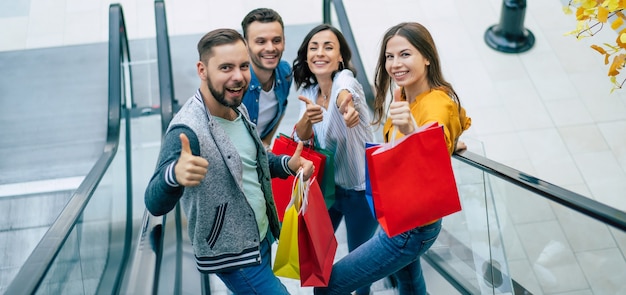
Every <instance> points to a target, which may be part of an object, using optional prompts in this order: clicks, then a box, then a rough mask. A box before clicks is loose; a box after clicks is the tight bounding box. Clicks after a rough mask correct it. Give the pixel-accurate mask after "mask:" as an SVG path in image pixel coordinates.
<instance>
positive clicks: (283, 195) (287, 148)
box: [272, 134, 326, 221]
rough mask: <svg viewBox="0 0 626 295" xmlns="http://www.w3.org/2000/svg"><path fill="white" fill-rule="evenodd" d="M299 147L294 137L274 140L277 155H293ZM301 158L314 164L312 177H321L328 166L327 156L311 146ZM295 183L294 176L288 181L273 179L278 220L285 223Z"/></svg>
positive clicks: (304, 149)
mask: <svg viewBox="0 0 626 295" xmlns="http://www.w3.org/2000/svg"><path fill="white" fill-rule="evenodd" d="M297 147H298V142H296V141H295V140H293V138H292V137H289V136H286V135H284V134H280V135H279V136H278V137H276V139H275V140H274V145H273V146H272V153H274V154H276V155H283V154H284V155H293V153H294V152H295V151H296V148H297ZM300 156H301V157H303V158H305V159H307V160H309V161H311V162H313V165H314V166H315V171H313V175H311V177H320V176H321V175H322V173H324V170H325V165H326V156H325V155H323V154H321V153H319V152H317V151H315V150H314V149H313V148H311V147H309V146H306V145H305V146H304V148H303V149H302V154H300ZM294 182H295V178H294V177H293V176H289V177H287V178H286V179H280V178H272V193H273V194H274V202H275V203H276V209H277V211H278V220H280V221H283V218H284V214H285V212H286V210H285V209H286V208H287V204H289V200H290V199H291V194H292V190H291V188H292V185H293V183H294Z"/></svg>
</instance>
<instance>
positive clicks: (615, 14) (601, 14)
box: [563, 0, 626, 92]
mask: <svg viewBox="0 0 626 295" xmlns="http://www.w3.org/2000/svg"><path fill="white" fill-rule="evenodd" d="M624 9H626V0H570V1H569V3H568V4H567V6H565V7H563V11H564V12H565V14H573V11H576V13H575V16H576V29H575V30H573V31H570V32H567V33H566V35H574V36H575V37H576V38H577V39H579V40H580V39H582V38H585V37H593V36H594V35H595V34H597V33H598V32H599V31H600V30H602V28H603V27H604V24H609V25H610V27H611V29H612V30H618V29H620V28H621V27H622V25H624V21H625V20H626V16H625V15H624V13H623V12H622V11H623V10H624ZM591 48H592V49H594V50H595V51H597V52H598V53H600V54H602V55H603V56H604V64H605V65H608V64H609V62H610V65H609V71H608V76H609V79H610V81H611V83H612V84H613V88H612V89H611V92H613V91H614V90H615V89H621V88H622V87H623V86H624V83H626V78H624V79H621V78H620V80H621V82H620V81H619V80H618V76H619V75H620V73H621V72H620V71H621V70H622V69H623V68H624V67H625V66H626V29H622V30H620V31H619V33H618V34H617V38H616V39H615V44H608V43H604V44H602V45H597V44H593V45H591ZM611 58H612V59H611Z"/></svg>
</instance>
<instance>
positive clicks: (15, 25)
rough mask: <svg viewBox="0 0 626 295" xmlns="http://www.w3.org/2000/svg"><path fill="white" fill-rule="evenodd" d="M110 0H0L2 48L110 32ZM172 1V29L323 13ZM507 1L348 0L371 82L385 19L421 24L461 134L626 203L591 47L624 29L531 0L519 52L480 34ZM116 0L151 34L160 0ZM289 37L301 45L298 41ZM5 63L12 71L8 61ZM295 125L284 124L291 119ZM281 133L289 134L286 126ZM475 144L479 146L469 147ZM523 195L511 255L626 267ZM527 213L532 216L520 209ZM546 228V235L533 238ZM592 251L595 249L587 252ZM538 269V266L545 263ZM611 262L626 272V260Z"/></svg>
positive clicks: (305, 6) (549, 176) (621, 101)
mask: <svg viewBox="0 0 626 295" xmlns="http://www.w3.org/2000/svg"><path fill="white" fill-rule="evenodd" d="M111 2H112V1H109V0H100V1H81V0H17V1H1V2H0V28H2V29H0V40H2V41H0V51H14V50H25V49H33V48H46V47H56V46H68V45H76V44H85V43H97V42H105V41H106V40H107V38H108V31H107V30H108V24H107V22H108V18H107V11H108V6H109V4H110V3H111ZM165 2H166V8H167V15H168V24H169V32H170V34H171V35H172V36H183V35H194V34H201V33H204V32H206V31H208V30H210V29H213V28H216V27H218V26H219V27H232V28H237V29H238V28H239V22H240V20H241V18H242V17H243V15H244V14H245V13H246V12H247V11H249V10H250V9H252V8H255V7H259V6H267V7H272V8H274V9H276V10H277V11H278V12H280V13H281V15H282V16H283V19H284V21H285V24H286V25H287V26H294V25H300V24H311V23H316V22H320V21H321V15H322V13H321V2H322V1H310V0H290V1H278V0H259V1H243V0H231V1H199V0H184V1H165ZM502 2H503V1H501V0H475V1H464V0H438V1H425V0H422V1H419V0H392V1H374V0H346V1H344V4H345V7H346V9H347V11H348V16H349V20H350V22H351V26H352V29H353V30H354V34H355V38H356V41H357V44H358V46H359V48H358V49H359V52H360V54H361V56H362V57H363V62H364V65H365V69H366V71H367V72H366V74H367V76H368V78H369V80H370V81H371V80H372V78H373V71H374V67H375V62H376V57H377V53H378V50H379V46H380V44H379V42H380V38H381V36H382V34H383V32H384V31H385V29H387V28H388V27H390V26H392V25H394V24H396V23H398V22H401V21H418V22H421V23H423V24H424V25H426V26H427V27H428V28H429V29H430V31H431V32H432V34H433V36H434V38H435V41H436V42H437V45H438V48H439V50H440V56H441V59H442V64H443V68H444V73H445V75H446V77H447V79H448V80H449V81H450V82H452V84H453V85H454V86H455V89H456V91H457V93H458V94H459V95H460V97H461V101H462V103H463V104H464V106H465V107H466V109H467V111H468V114H469V115H470V116H471V117H472V120H473V126H472V128H471V129H470V130H469V131H468V132H467V133H466V134H465V135H464V136H465V138H466V139H467V140H468V142H474V141H478V142H482V143H483V146H484V150H485V153H486V156H487V157H488V158H490V159H492V160H495V161H498V162H501V163H503V164H506V165H509V166H511V167H513V168H516V169H519V170H522V171H524V172H526V173H528V174H531V175H534V176H536V177H538V178H541V179H544V180H546V181H549V182H551V183H554V184H556V185H559V186H562V187H565V188H567V189H570V190H572V191H575V192H577V193H580V194H582V195H585V196H588V197H590V198H593V199H595V200H598V201H600V202H602V203H605V204H608V205H610V206H613V207H615V208H618V209H620V210H626V201H625V199H626V198H625V197H626V193H625V191H626V90H617V91H616V92H614V93H613V94H609V91H610V89H611V85H610V83H609V81H608V77H607V76H606V72H607V68H606V66H604V65H603V62H602V61H603V60H602V57H601V56H600V55H598V54H597V53H596V52H595V51H593V50H591V49H590V48H589V45H590V44H592V43H601V42H604V41H600V40H606V41H608V42H610V41H612V40H613V39H614V38H615V34H614V33H613V32H611V31H609V30H606V29H605V30H604V31H602V32H601V33H600V34H599V35H598V36H596V37H594V39H587V40H582V41H576V40H575V39H574V38H573V37H571V36H570V37H566V36H563V34H564V32H567V31H570V30H572V29H573V28H574V26H575V23H574V20H573V16H571V15H564V14H563V12H562V9H561V6H562V1H556V0H531V1H527V5H528V7H527V10H526V17H525V27H526V28H528V29H529V30H531V31H532V32H533V33H534V35H535V37H536V44H535V46H534V47H533V48H532V49H531V50H530V51H528V52H526V53H522V54H515V55H510V54H504V53H499V52H496V51H494V50H492V49H490V48H488V47H487V46H486V45H485V43H484V41H483V34H484V32H485V30H486V29H487V28H488V27H489V26H491V25H493V24H495V23H497V22H498V21H499V17H500V11H501V5H502ZM119 3H121V4H122V6H123V8H124V13H125V17H126V25H127V30H128V35H129V38H130V39H131V40H137V39H143V38H150V37H153V36H154V34H155V31H154V30H155V29H154V8H153V2H152V1H150V0H135V1H131V0H124V1H119ZM287 42H288V43H289V44H299V42H300V40H291V39H288V40H287ZM175 66H184V65H180V64H177V65H175ZM192 66H193V65H191V64H190V65H189V67H192ZM0 69H2V70H3V71H4V73H10V72H11V69H7V68H6V67H2V65H0ZM177 91H181V89H177ZM2 99H3V100H4V99H7V98H6V97H3V98H2ZM291 105H296V104H291ZM286 121H288V120H286ZM288 125H289V122H285V124H284V126H288ZM284 131H286V132H290V130H289V128H287V127H285V129H284ZM470 150H480V149H479V147H478V146H477V145H474V146H472V145H470ZM514 205H515V208H516V210H515V211H512V212H514V213H511V214H510V215H508V216H505V217H506V218H505V219H508V220H511V222H512V223H516V224H519V223H525V224H526V225H523V226H518V227H516V228H515V234H514V235H515V236H516V238H517V239H519V240H518V241H522V242H521V243H520V244H521V246H518V247H522V249H520V251H519V253H521V254H519V253H518V252H512V253H509V255H510V256H513V257H516V255H519V256H525V255H528V256H530V257H535V258H537V260H539V258H540V257H541V253H544V252H545V251H546V249H548V250H549V249H554V248H555V247H556V248H558V247H557V246H558V245H559V243H560V244H569V245H570V247H573V248H575V250H576V251H575V252H572V253H571V257H567V259H568V261H572V262H576V263H578V264H579V265H580V266H581V267H580V269H582V270H581V271H580V272H574V273H569V272H567V274H568V275H569V277H570V278H574V279H575V278H583V277H584V275H587V276H593V274H585V273H584V272H585V270H586V269H589V268H588V267H587V266H591V265H592V264H594V263H595V262H596V261H597V259H598V258H597V257H603V258H602V259H612V260H617V261H620V263H618V264H617V265H624V263H623V261H624V255H625V254H624V253H625V251H624V250H623V249H622V250H621V252H620V251H615V250H612V249H608V250H603V246H602V245H600V246H598V245H595V246H589V245H588V244H587V243H585V242H586V240H587V239H586V238H585V236H581V237H578V238H572V237H571V235H570V236H567V237H566V236H561V233H562V232H563V231H564V230H563V228H566V226H564V224H563V223H551V222H552V221H548V222H546V223H541V231H539V230H538V228H539V226H538V225H537V224H534V223H532V222H534V221H533V220H529V219H532V216H534V215H533V212H535V211H536V210H537V209H538V208H540V209H541V208H544V209H546V212H547V211H549V212H551V213H550V214H553V213H552V212H553V211H554V212H557V213H558V209H555V208H552V209H550V208H548V207H550V206H548V207H543V206H539V207H537V206H536V204H534V203H533V202H527V201H525V200H519V201H516V202H515V203H514ZM515 212H517V214H516V213H515ZM526 212H527V213H528V214H530V215H528V214H523V213H526ZM509 213H510V212H509ZM557 215H558V214H557ZM565 231H566V232H567V229H565ZM595 232H597V231H595ZM622 234H623V233H617V235H611V234H610V232H608V231H607V233H606V235H607V240H616V241H617V242H618V243H619V242H620V241H621V243H622V245H623V244H624V243H625V241H626V238H624V237H623V235H622ZM537 235H539V236H540V237H543V238H540V239H537V240H533V241H534V242H532V241H530V240H531V239H530V237H536V236H537ZM600 243H601V242H600ZM555 245H556V246H555ZM514 249H515V248H514ZM588 249H593V251H585V250H588ZM568 253H569V252H568ZM574 255H575V257H576V258H573V257H574ZM561 258H562V257H561ZM513 266H514V267H515V264H514V263H513ZM523 267H526V266H523ZM536 268H537V267H536V266H535V269H534V270H535V272H540V270H539V271H538V270H537V269H536ZM576 269H579V268H576ZM562 271H567V269H563V270H562ZM611 271H612V272H614V273H615V272H618V273H619V272H622V273H624V272H625V270H624V268H623V267H621V268H617V269H615V270H611ZM542 278H543V280H547V281H541V280H540V281H539V282H536V283H537V284H538V285H541V286H542V288H543V289H542V290H543V291H544V292H545V293H556V292H565V290H551V289H550V288H549V286H550V282H549V277H542ZM582 280H583V279H575V280H573V281H577V282H580V281H582ZM607 284H608V283H607ZM608 285H611V284H608ZM594 287H595V288H594V290H595V292H596V294H616V292H619V291H616V290H619V287H615V288H612V289H611V288H610V286H605V285H603V286H600V287H598V286H594ZM603 288H607V289H603ZM582 289H584V288H573V289H571V290H567V291H571V292H574V291H575V290H579V291H580V290H582ZM598 290H602V291H598ZM581 292H585V291H581ZM589 292H590V293H591V291H589ZM568 294H573V293H568ZM577 294H578V293H577ZM580 294H588V293H580Z"/></svg>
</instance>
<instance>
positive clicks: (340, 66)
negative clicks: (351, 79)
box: [339, 60, 346, 71]
mask: <svg viewBox="0 0 626 295" xmlns="http://www.w3.org/2000/svg"><path fill="white" fill-rule="evenodd" d="M345 68H346V67H345V66H344V65H343V60H342V61H340V62H339V70H340V71H341V70H343V69H345Z"/></svg>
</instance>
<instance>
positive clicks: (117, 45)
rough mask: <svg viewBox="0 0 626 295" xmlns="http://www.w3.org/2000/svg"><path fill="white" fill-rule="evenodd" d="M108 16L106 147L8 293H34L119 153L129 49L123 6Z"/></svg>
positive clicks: (25, 263)
mask: <svg viewBox="0 0 626 295" xmlns="http://www.w3.org/2000/svg"><path fill="white" fill-rule="evenodd" d="M109 17H110V20H111V21H112V24H111V25H110V27H109V28H110V30H109V98H108V112H107V137H106V142H105V145H104V151H103V153H102V155H101V156H100V157H99V158H98V160H97V161H96V164H95V165H94V166H93V167H92V168H91V170H90V171H89V173H88V174H87V176H86V177H85V179H84V180H83V182H82V183H81V184H80V186H79V187H78V188H77V189H76V191H75V192H74V194H73V195H72V196H71V197H70V200H69V201H68V203H67V205H66V206H65V207H64V208H63V210H62V211H61V213H60V214H59V216H58V217H57V219H56V220H55V221H54V223H53V224H52V225H51V226H50V228H49V229H48V231H47V232H46V233H45V234H44V236H43V238H42V239H41V241H40V242H39V244H37V246H36V247H35V249H34V250H33V252H32V253H31V255H30V256H29V257H28V258H27V259H26V261H25V262H24V264H23V265H22V267H21V268H20V270H19V272H18V273H17V275H16V276H15V278H14V279H13V281H11V284H10V285H9V286H8V288H7V290H6V294H33V293H35V291H36V290H37V289H38V287H39V286H40V285H41V283H42V281H43V280H44V278H45V276H46V274H47V272H48V271H49V270H50V267H51V265H52V263H53V262H54V260H55V258H56V257H57V255H58V254H59V251H60V250H61V248H62V247H63V244H64V243H65V241H66V240H67V238H68V236H69V235H70V233H71V232H72V229H73V228H74V226H75V225H76V222H77V221H78V220H79V218H80V216H81V215H82V214H83V211H84V209H85V207H86V206H87V204H88V203H89V200H90V199H91V197H92V195H93V193H94V191H95V190H96V188H97V187H98V184H99V183H100V181H101V180H102V177H103V176H104V174H105V172H106V171H107V170H108V168H109V165H110V164H111V162H112V161H113V158H114V157H115V155H116V153H117V148H118V146H119V138H120V126H121V125H120V121H121V120H120V118H121V115H122V113H121V107H122V97H123V96H122V70H121V64H122V62H123V60H122V54H121V51H122V50H123V49H122V48H123V47H124V46H126V52H128V48H127V39H126V30H125V27H124V17H123V12H122V8H121V6H119V5H116V4H113V5H111V6H110V8H109Z"/></svg>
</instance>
